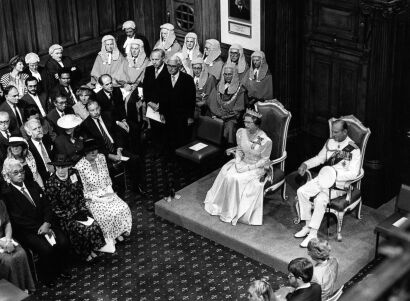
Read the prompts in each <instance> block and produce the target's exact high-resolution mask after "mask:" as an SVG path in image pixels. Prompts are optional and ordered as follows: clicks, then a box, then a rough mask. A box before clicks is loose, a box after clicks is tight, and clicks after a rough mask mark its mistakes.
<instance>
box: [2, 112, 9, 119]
mask: <svg viewBox="0 0 410 301" xmlns="http://www.w3.org/2000/svg"><path fill="white" fill-rule="evenodd" d="M0 116H4V117H6V116H7V117H9V118H10V114H9V113H8V112H6V111H0Z"/></svg>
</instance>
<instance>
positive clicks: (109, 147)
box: [95, 118, 114, 153]
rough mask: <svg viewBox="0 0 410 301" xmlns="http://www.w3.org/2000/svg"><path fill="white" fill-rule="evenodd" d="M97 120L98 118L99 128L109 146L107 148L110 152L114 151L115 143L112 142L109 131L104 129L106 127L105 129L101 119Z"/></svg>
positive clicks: (106, 144)
mask: <svg viewBox="0 0 410 301" xmlns="http://www.w3.org/2000/svg"><path fill="white" fill-rule="evenodd" d="M95 120H97V124H98V128H99V130H100V132H101V135H102V136H103V139H104V144H105V146H106V147H107V149H108V150H109V152H110V153H113V152H114V145H113V144H112V142H111V140H110V138H109V137H108V135H107V133H106V132H105V131H104V129H103V127H102V125H101V123H100V119H99V118H97V119H95Z"/></svg>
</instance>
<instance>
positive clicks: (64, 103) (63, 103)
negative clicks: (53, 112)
mask: <svg viewBox="0 0 410 301" xmlns="http://www.w3.org/2000/svg"><path fill="white" fill-rule="evenodd" d="M57 104H58V105H60V106H65V105H67V102H66V101H64V102H57Z"/></svg>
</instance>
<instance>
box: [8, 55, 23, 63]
mask: <svg viewBox="0 0 410 301" xmlns="http://www.w3.org/2000/svg"><path fill="white" fill-rule="evenodd" d="M18 62H23V58H22V57H21V56H19V55H15V56H13V57H12V58H11V59H10V61H9V65H10V66H15V65H17V63H18Z"/></svg>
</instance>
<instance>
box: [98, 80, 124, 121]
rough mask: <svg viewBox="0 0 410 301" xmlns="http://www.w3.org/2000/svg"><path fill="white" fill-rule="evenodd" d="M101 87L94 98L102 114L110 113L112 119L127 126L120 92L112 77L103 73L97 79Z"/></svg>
mask: <svg viewBox="0 0 410 301" xmlns="http://www.w3.org/2000/svg"><path fill="white" fill-rule="evenodd" d="M98 83H99V84H100V85H101V87H102V89H101V90H100V91H98V93H97V94H96V96H95V100H96V101H97V102H98V104H99V105H100V107H101V113H102V114H103V115H110V117H111V118H112V119H113V120H114V121H118V122H121V123H122V124H123V126H124V128H126V127H128V125H127V124H126V123H127V122H126V118H125V115H126V114H125V107H124V100H123V96H122V92H121V90H120V88H118V87H114V86H113V83H112V77H111V76H110V75H109V74H103V75H101V76H100V78H99V79H98Z"/></svg>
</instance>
